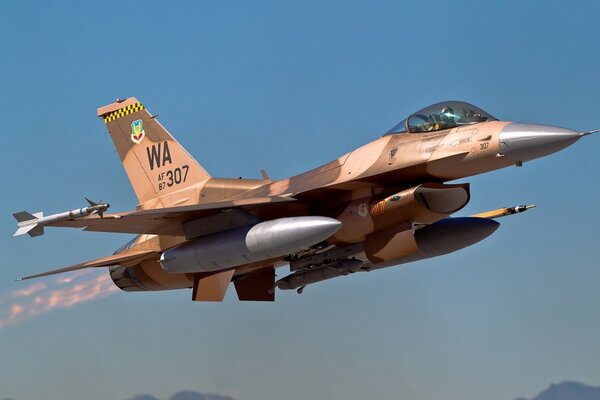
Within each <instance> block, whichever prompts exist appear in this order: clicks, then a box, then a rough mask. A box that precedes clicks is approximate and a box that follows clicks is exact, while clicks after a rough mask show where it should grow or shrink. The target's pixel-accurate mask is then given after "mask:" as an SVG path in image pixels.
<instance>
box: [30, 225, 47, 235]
mask: <svg viewBox="0 0 600 400" xmlns="http://www.w3.org/2000/svg"><path fill="white" fill-rule="evenodd" d="M27 234H28V235H29V236H31V237H34V236H42V235H43V234H44V227H43V226H41V225H33V229H31V230H30V231H29V232H27Z"/></svg>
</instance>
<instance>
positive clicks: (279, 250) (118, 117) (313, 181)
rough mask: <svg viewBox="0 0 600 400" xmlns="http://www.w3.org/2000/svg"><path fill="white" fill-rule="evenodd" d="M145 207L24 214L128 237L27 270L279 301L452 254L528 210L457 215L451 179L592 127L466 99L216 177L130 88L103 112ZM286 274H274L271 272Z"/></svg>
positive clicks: (128, 287)
mask: <svg viewBox="0 0 600 400" xmlns="http://www.w3.org/2000/svg"><path fill="white" fill-rule="evenodd" d="M98 117H100V118H102V120H103V121H104V123H105V124H106V127H107V129H108V131H109V134H110V136H111V138H112V140H113V142H114V145H115V147H116V148H117V152H118V154H119V156H120V158H121V161H122V163H123V167H124V168H125V171H126V172H127V175H128V177H129V180H130V182H131V185H132V186H133V190H134V191H135V194H136V196H137V198H138V201H139V204H138V206H137V207H136V209H135V210H133V211H127V212H119V213H107V212H106V210H107V208H108V204H105V203H102V202H101V201H100V202H99V203H94V202H92V201H89V207H84V208H81V209H76V210H72V211H69V212H65V213H61V214H55V215H51V216H47V217H43V216H42V215H40V214H33V215H32V214H29V213H26V212H19V213H16V214H14V215H15V218H16V219H17V220H18V222H19V224H18V230H17V232H16V234H15V235H18V234H24V233H29V234H30V235H31V236H37V235H41V234H43V233H44V231H43V228H44V227H50V226H58V227H73V228H84V229H85V230H87V231H98V232H120V233H134V234H137V236H136V237H135V238H134V239H133V240H131V241H130V242H129V243H127V244H126V245H125V246H123V247H122V248H120V249H119V250H117V251H116V252H115V253H114V254H113V255H110V256H107V257H103V258H100V259H97V260H92V261H88V262H84V263H81V264H77V265H73V266H70V267H66V268H62V269H58V270H54V271H50V272H45V273H41V274H37V275H32V276H27V277H24V278H22V279H30V278H36V277H41V276H46V275H52V274H57V273H61V272H68V271H75V270H79V269H83V268H98V267H108V271H109V272H110V276H111V278H112V280H113V281H114V283H115V285H117V286H118V287H119V288H121V289H122V290H124V291H128V292H135V291H153V290H171V289H189V288H192V289H193V290H192V299H193V300H195V301H221V300H222V299H223V298H224V296H225V292H226V290H227V288H228V286H229V284H230V283H231V282H233V284H234V286H235V290H236V291H237V295H238V297H239V299H240V300H254V301H273V300H274V298H275V289H277V288H278V289H282V290H286V289H297V290H298V291H299V292H301V291H302V289H303V288H304V287H305V286H306V285H309V284H312V283H315V282H320V281H323V280H326V279H331V278H335V277H339V276H342V275H347V274H350V273H354V272H359V271H373V270H376V269H380V268H386V267H390V266H394V265H398V264H404V263H409V262H412V261H417V260H422V259H426V258H430V257H437V256H440V255H444V254H448V253H451V252H454V251H457V250H460V249H462V248H464V247H467V246H470V245H472V244H474V243H477V242H479V241H480V240H482V239H484V238H486V237H487V236H489V235H491V234H492V233H493V232H494V231H495V230H496V229H497V228H498V226H499V224H498V222H496V221H495V219H496V218H498V217H501V216H504V215H510V214H515V213H520V212H523V211H525V210H527V209H529V208H531V207H533V206H527V205H525V206H517V207H509V208H501V209H498V210H493V211H489V212H485V213H481V214H477V215H473V216H470V217H460V218H458V217H457V218H451V217H450V215H452V214H454V213H456V212H457V211H459V210H460V209H462V208H463V207H464V206H465V205H466V204H467V203H468V202H469V198H470V193H469V184H468V183H458V184H448V183H446V182H448V181H453V180H456V179H460V178H464V177H467V176H471V175H476V174H481V173H484V172H488V171H492V170H496V169H499V168H504V167H508V166H511V165H519V166H520V165H521V164H522V163H524V162H526V161H530V160H533V159H535V158H539V157H543V156H546V155H548V154H551V153H554V152H557V151H559V150H561V149H563V148H565V147H567V146H570V145H571V144H573V143H575V142H576V141H578V140H579V139H580V138H582V137H583V136H586V135H588V134H591V133H593V132H595V131H589V132H583V133H580V132H576V131H573V130H570V129H564V128H558V127H554V126H546V125H531V124H523V123H515V122H505V121H499V120H497V119H496V118H494V117H493V116H491V115H490V114H488V113H486V112H485V111H483V110H481V109H479V108H477V107H475V106H473V105H471V104H467V103H464V102H458V101H448V102H443V103H439V104H434V105H432V106H430V107H427V108H424V109H422V110H420V111H417V112H416V113H414V114H412V115H410V116H409V117H408V118H406V119H405V120H403V121H402V122H400V123H399V124H398V125H396V126H395V127H394V128H392V129H391V130H390V131H389V132H387V133H386V134H385V135H383V136H382V137H380V138H379V139H377V140H375V141H372V142H370V143H368V144H366V145H364V146H362V147H360V148H358V149H356V150H354V151H352V152H350V153H348V154H344V155H343V156H341V157H339V158H338V159H336V160H333V161H332V162H330V163H328V164H325V165H323V166H320V167H318V168H315V169H313V170H311V171H308V172H305V173H302V174H300V175H296V176H293V177H291V178H287V179H282V180H271V179H270V178H269V177H268V176H267V174H266V173H264V172H263V179H227V178H213V177H212V176H211V175H210V174H209V173H208V172H207V171H206V170H205V169H204V168H203V167H202V166H201V165H200V164H199V163H198V162H197V161H196V160H194V158H192V156H190V154H188V153H187V151H186V150H185V149H184V148H183V147H182V146H181V145H180V144H179V143H178V142H177V141H176V140H175V139H174V138H173V136H171V134H170V133H169V132H168V131H167V130H166V129H165V128H164V127H163V126H162V125H161V124H160V123H159V122H158V120H157V119H156V116H155V115H152V114H151V113H150V112H149V111H148V110H147V109H146V108H145V107H144V105H142V103H140V102H139V101H138V100H137V99H136V98H133V97H131V98H128V99H126V100H117V101H116V102H114V103H112V104H109V105H107V106H104V107H101V108H99V109H98ZM284 265H289V267H290V274H289V275H287V276H284V277H282V278H281V279H276V275H275V269H276V268H278V267H281V266H284Z"/></svg>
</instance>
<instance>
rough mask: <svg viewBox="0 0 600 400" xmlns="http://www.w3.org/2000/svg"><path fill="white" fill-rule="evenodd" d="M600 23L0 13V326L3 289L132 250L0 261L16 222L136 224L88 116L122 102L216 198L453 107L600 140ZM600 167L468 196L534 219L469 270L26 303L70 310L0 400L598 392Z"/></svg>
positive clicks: (34, 341) (174, 9)
mask: <svg viewBox="0 0 600 400" xmlns="http://www.w3.org/2000/svg"><path fill="white" fill-rule="evenodd" d="M599 12H600V4H599V3H597V2H592V1H589V2H579V3H577V5H576V6H573V5H567V3H565V2H558V1H545V2H537V1H530V2H522V1H505V2H497V3H496V4H489V3H488V2H477V1H454V2H447V1H421V2H410V3H408V2H406V3H405V2H395V1H389V2H369V3H364V2H352V1H343V2H342V1H339V2H263V1H260V2H237V3H236V2H194V1H187V2H186V1H182V2H177V3H174V2H172V3H170V4H167V3H159V2H102V3H98V2H63V1H56V2H37V3H36V2H27V3H26V2H17V1H6V2H2V3H0V37H2V40H0V54H1V55H2V57H1V62H0V89H1V91H0V93H1V95H0V116H1V121H2V134H1V137H2V140H3V146H2V149H3V151H2V157H1V164H0V166H2V171H3V179H2V194H3V196H2V197H3V200H2V203H1V206H0V211H2V213H1V214H0V215H1V218H0V232H1V233H2V234H1V235H0V249H1V250H2V254H3V262H2V264H1V265H2V267H3V268H2V274H0V317H2V316H3V315H4V316H5V315H8V314H9V313H10V311H11V310H10V307H14V304H17V303H15V301H17V300H18V301H19V302H21V301H26V299H27V298H28V297H27V296H26V295H24V294H21V297H19V296H17V295H16V293H17V292H15V291H17V290H22V289H26V288H30V286H24V285H19V284H17V283H15V282H14V279H15V278H17V277H18V276H21V275H25V274H30V273H35V272H39V271H42V270H46V269H50V268H55V267H59V266H63V265H69V264H74V263H77V262H79V261H82V260H87V259H91V258H95V257H99V256H103V255H106V254H109V253H111V252H112V251H114V249H116V248H117V247H119V246H120V245H121V244H122V243H123V242H125V241H126V240H128V238H129V237H128V236H127V235H112V234H96V233H88V232H79V231H76V230H48V231H47V233H46V235H45V236H44V237H42V238H33V239H31V238H27V237H19V238H13V237H12V233H13V232H14V229H15V223H14V220H13V219H12V216H11V213H13V212H16V211H20V210H28V211H31V212H37V211H44V212H46V213H53V212H60V211H64V210H67V209H71V208H75V207H79V206H80V205H81V204H82V203H83V197H84V196H87V197H90V198H93V199H99V198H103V199H104V200H106V201H108V202H110V203H111V204H112V208H111V210H112V211H121V210H128V209H131V208H133V207H134V206H135V197H134V195H133V191H132V190H131V188H130V186H129V183H128V181H127V178H126V175H125V173H124V171H123V170H122V167H121V165H120V162H119V160H118V156H117V155H116V153H115V151H114V149H113V147H112V143H111V142H110V139H109V137H108V136H107V135H106V134H105V127H104V125H103V124H102V122H101V121H100V120H99V119H98V118H97V117H96V116H95V110H96V108H97V107H99V106H101V105H104V104H108V103H110V102H112V101H114V99H115V98H117V97H121V98H124V97H127V96H136V97H138V99H140V100H141V101H142V102H143V103H144V104H145V105H146V106H147V107H148V108H149V109H150V110H151V111H152V112H153V113H158V114H159V115H160V117H159V118H160V120H161V122H162V123H163V125H165V126H166V127H167V128H168V129H169V130H170V131H171V132H172V133H173V134H174V135H175V136H176V137H177V138H178V139H179V140H180V142H181V143H182V144H183V145H184V146H186V148H187V149H188V150H189V151H190V153H192V154H193V155H194V156H195V157H196V158H197V159H198V161H200V162H201V163H202V164H203V166H204V167H205V168H206V169H207V170H208V171H209V172H210V173H211V174H212V175H214V176H219V177H236V176H243V177H248V178H255V177H259V176H260V169H262V168H264V169H266V170H267V171H268V172H269V174H270V175H271V176H272V177H274V178H283V177H287V176H290V175H293V174H296V173H299V172H302V171H304V170H307V169H309V168H312V167H315V166H317V165H319V164H322V163H325V162H327V161H330V160H331V159H334V158H336V157H337V156H339V155H341V154H343V153H345V152H347V151H350V150H351V149H353V148H355V147H358V146H360V145H362V144H364V143H366V142H368V141H370V140H373V139H375V138H377V137H378V136H380V135H381V134H382V133H384V132H385V131H387V130H388V129H389V128H390V127H392V126H394V125H395V124H396V123H397V122H398V121H400V120H401V119H402V118H404V117H405V116H406V115H408V114H410V113H411V112H413V111H415V110H417V109H419V108H421V107H424V106H426V105H428V104H431V103H435V102H438V101H443V100H448V99H457V100H458V99H460V100H465V101H468V102H471V103H474V104H476V105H478V106H480V107H482V108H483V109H485V110H486V111H488V112H490V113H491V114H493V115H495V116H497V117H498V118H500V119H505V120H516V121H524V122H535V123H547V124H554V125H558V126H564V127H569V128H573V129H577V130H588V129H593V128H600V121H599V118H598V115H600V102H599V101H598V100H599V98H600V79H598V71H600V51H599V50H600V49H599V44H598V37H600V28H599V25H598V23H597V15H598V13H599ZM599 150H600V142H599V138H597V137H589V138H586V139H585V140H582V141H580V142H579V143H577V144H576V145H574V146H572V147H571V148H569V149H567V150H565V151H563V152H561V153H559V154H556V155H553V156H550V157H547V158H545V159H541V160H537V161H533V162H531V163H526V164H525V166H524V167H523V168H520V169H519V168H509V169H504V170H501V171H496V172H493V173H490V174H486V175H482V176H477V177H471V178H466V179H464V180H462V181H465V182H471V184H472V200H471V203H470V204H469V205H468V206H467V208H466V209H465V210H464V211H463V212H462V213H463V214H468V213H472V212H478V211H484V210H488V209H493V208H497V207H500V206H506V205H516V204H521V203H535V204H538V208H537V209H535V210H533V211H529V212H528V213H526V214H523V215H520V216H516V217H513V218H507V219H504V220H501V221H500V222H502V226H501V228H500V229H499V230H498V231H497V232H496V233H495V234H494V235H493V236H492V237H490V238H489V239H487V240H486V241H484V242H482V243H480V244H478V245H476V246H473V247H471V248H468V249H465V250H463V251H461V252H458V253H455V254H452V255H449V256H447V257H443V258H439V259H433V260H428V261H424V262H419V263H415V264H411V265H408V266H403V267H398V268H389V269H387V270H382V271H378V272H373V273H368V274H356V275H353V276H349V277H344V278H341V279H336V280H332V281H329V282H324V283H321V284H317V285H314V286H310V287H308V288H307V289H306V290H305V292H304V294H303V295H297V294H296V293H295V292H278V301H277V302H276V303H274V304H253V303H239V302H237V300H236V297H235V293H233V291H231V292H230V293H229V294H228V296H227V298H226V301H225V302H224V303H223V304H192V302H190V301H189V297H190V293H189V292H187V291H176V292H166V293H142V294H125V293H121V292H112V291H109V290H110V289H108V288H109V287H105V286H102V285H101V284H98V285H95V284H90V282H92V283H93V282H95V281H94V280H96V279H97V280H98V282H104V281H102V279H104V278H102V276H104V277H105V275H103V274H102V272H101V271H99V272H96V273H91V274H88V275H84V276H80V277H77V278H76V279H80V280H82V281H84V282H87V283H82V284H84V285H88V286H83V289H82V290H83V291H85V292H88V293H91V292H94V291H95V290H97V289H101V291H100V292H101V293H104V295H102V294H101V293H100V292H99V295H98V296H97V297H96V298H95V300H93V301H83V300H85V299H84V298H83V297H85V296H83V297H77V294H76V293H75V294H74V293H73V292H72V290H73V286H69V284H68V283H67V282H62V283H60V282H57V281H56V280H52V279H47V280H44V281H40V282H41V283H42V284H43V285H45V287H44V288H41V286H40V289H39V290H40V291H41V293H42V292H43V293H45V295H46V296H48V297H47V299H50V298H52V295H53V294H54V295H56V291H59V292H58V295H61V294H65V293H67V292H68V294H69V296H71V297H68V298H69V299H71V300H72V302H73V303H74V304H75V303H77V304H75V305H71V306H68V305H69V302H66V303H61V305H63V306H66V307H64V308H61V307H56V308H54V309H52V310H50V311H48V312H46V310H44V309H40V310H39V313H38V314H36V315H35V316H34V317H32V318H28V319H26V320H23V321H18V322H16V323H11V324H8V325H7V326H5V327H3V328H2V329H0V358H1V360H2V363H1V365H2V366H0V398H2V397H3V396H10V397H14V398H15V399H16V400H30V399H31V400H33V399H41V398H43V399H48V400H50V399H57V400H58V399H61V400H70V399H73V400H74V399H81V398H86V399H90V400H96V399H97V400H100V399H102V400H106V399H126V398H129V397H131V396H133V395H134V394H137V393H151V394H153V395H155V396H158V397H163V398H164V397H166V396H167V395H169V394H171V393H174V392H176V391H178V390H180V389H185V388H189V389H194V390H199V391H203V392H218V393H223V394H227V395H230V396H232V397H235V398H237V399H239V400H271V399H281V398H285V399H290V400H295V399H305V398H329V399H362V398H378V399H397V398H399V397H400V398H410V399H414V400H421V399H423V400H425V399H432V398H444V399H447V400H454V399H456V400H458V399H461V400H462V399H471V398H486V399H489V400H501V399H513V398H515V397H518V396H533V395H534V394H536V393H537V392H539V390H540V389H542V388H544V387H546V386H547V385H548V383H550V382H556V381H562V380H565V379H569V380H578V381H583V382H586V383H588V384H593V385H598V384H600V376H599V375H598V371H600V346H598V340H597V338H598V337H599V336H600V320H599V319H598V318H597V305H598V303H599V302H600V294H599V292H598V290H597V288H598V285H597V282H598V281H599V280H600V270H599V269H598V261H597V260H598V256H599V249H598V244H597V243H598V237H600V228H599V227H598V222H599V221H600V218H599V217H600V207H599V204H600V189H599V185H598V183H599V176H598V168H599V167H600V163H599V161H598V151H599ZM283 273H284V271H280V274H283ZM61 290H62V292H60V291H61ZM69 290H71V292H69ZM65 291H66V292H65ZM94 293H95V292H94ZM15 296H17V297H18V298H17V300H15V298H16V297H15ZM59 297H60V296H59ZM61 298H63V299H64V296H63V297H61ZM79 300H81V302H80V301H79Z"/></svg>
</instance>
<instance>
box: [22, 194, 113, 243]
mask: <svg viewBox="0 0 600 400" xmlns="http://www.w3.org/2000/svg"><path fill="white" fill-rule="evenodd" d="M85 200H86V201H87V202H88V204H89V206H88V207H82V208H76V209H74V210H71V211H65V212H62V213H58V214H52V215H48V216H46V217H44V213H43V212H39V213H35V214H30V213H28V212H27V211H20V212H17V213H14V214H13V217H15V219H16V220H17V231H16V232H15V234H14V235H13V236H19V235H24V234H26V233H27V234H29V236H32V237H33V236H40V235H43V234H44V226H45V225H48V224H50V223H52V222H58V221H66V220H71V219H77V218H81V217H87V216H88V215H93V214H98V215H99V216H100V217H102V216H103V214H104V212H105V211H106V210H108V208H109V207H110V204H108V203H103V202H102V200H100V201H99V202H97V203H96V202H94V201H92V200H90V199H88V198H86V199H85Z"/></svg>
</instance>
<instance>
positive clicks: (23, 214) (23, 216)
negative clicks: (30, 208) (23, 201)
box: [13, 211, 37, 222]
mask: <svg viewBox="0 0 600 400" xmlns="http://www.w3.org/2000/svg"><path fill="white" fill-rule="evenodd" d="M13 217H15V219H16V220H17V222H24V221H30V220H32V219H37V218H36V216H35V215H31V214H29V213H28V212H27V211H19V212H16V213H14V214H13Z"/></svg>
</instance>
